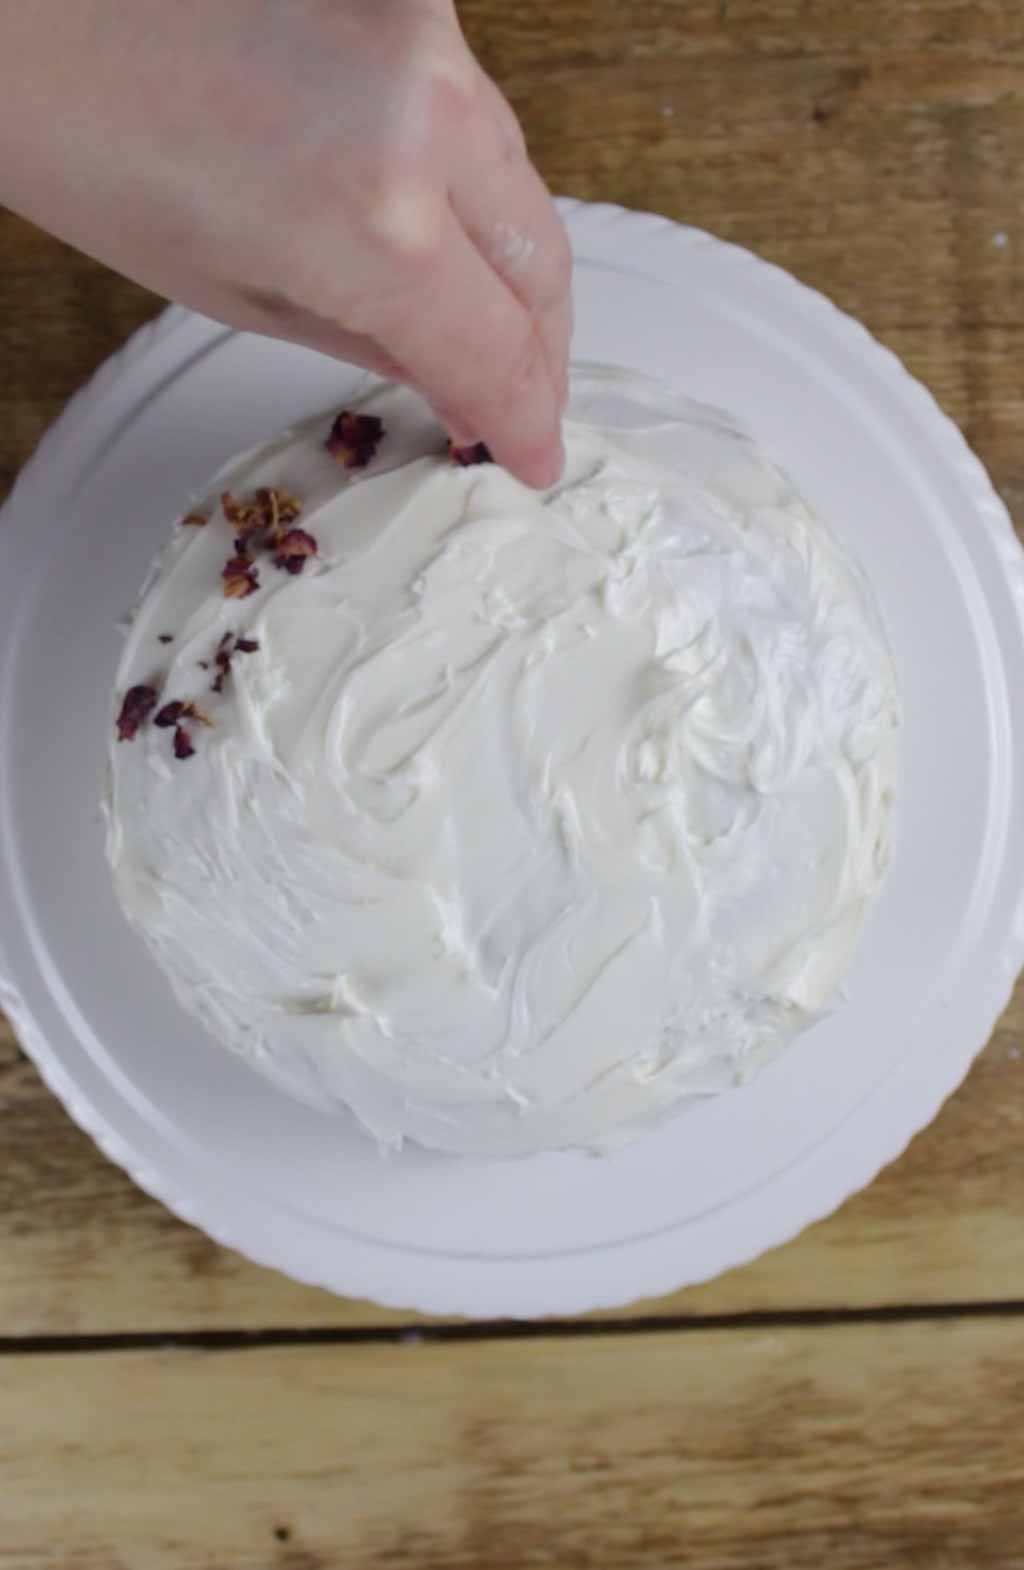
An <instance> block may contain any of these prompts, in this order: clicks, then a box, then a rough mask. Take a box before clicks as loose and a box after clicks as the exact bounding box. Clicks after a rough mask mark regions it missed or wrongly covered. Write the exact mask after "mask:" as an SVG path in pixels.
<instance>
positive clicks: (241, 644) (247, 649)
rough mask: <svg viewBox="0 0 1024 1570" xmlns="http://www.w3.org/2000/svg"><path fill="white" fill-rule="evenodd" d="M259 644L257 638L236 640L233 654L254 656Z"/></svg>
mask: <svg viewBox="0 0 1024 1570" xmlns="http://www.w3.org/2000/svg"><path fill="white" fill-rule="evenodd" d="M259 646H260V643H259V639H258V638H236V639H235V652H236V653H238V654H255V653H256V650H257V649H258V648H259Z"/></svg>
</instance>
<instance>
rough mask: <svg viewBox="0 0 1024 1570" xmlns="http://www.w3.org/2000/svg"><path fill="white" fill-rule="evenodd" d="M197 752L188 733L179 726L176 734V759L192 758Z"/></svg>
mask: <svg viewBox="0 0 1024 1570" xmlns="http://www.w3.org/2000/svg"><path fill="white" fill-rule="evenodd" d="M195 750H196V749H195V748H194V747H193V745H192V738H191V736H190V735H189V733H188V731H187V730H185V729H184V728H183V727H182V726H181V725H179V726H178V729H177V730H176V731H175V732H174V756H175V757H176V758H191V757H193V756H194V754H195Z"/></svg>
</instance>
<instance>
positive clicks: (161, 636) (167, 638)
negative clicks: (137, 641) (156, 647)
mask: <svg viewBox="0 0 1024 1570" xmlns="http://www.w3.org/2000/svg"><path fill="white" fill-rule="evenodd" d="M157 642H158V643H173V642H174V634H173V632H158V633H157Z"/></svg>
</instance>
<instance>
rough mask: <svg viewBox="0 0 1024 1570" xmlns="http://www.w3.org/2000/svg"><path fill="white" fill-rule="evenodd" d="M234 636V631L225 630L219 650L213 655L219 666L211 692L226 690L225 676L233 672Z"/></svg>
mask: <svg viewBox="0 0 1024 1570" xmlns="http://www.w3.org/2000/svg"><path fill="white" fill-rule="evenodd" d="M234 637H235V635H234V633H233V632H225V633H224V634H223V635H222V637H221V640H220V642H219V643H218V645H217V651H216V653H215V654H214V656H213V663H214V664H215V665H216V667H217V675H216V677H215V679H214V682H213V686H212V687H211V689H210V690H211V692H223V691H224V678H225V676H229V675H230V674H231V656H232V654H233V653H234V650H233V648H232V644H233V642H234Z"/></svg>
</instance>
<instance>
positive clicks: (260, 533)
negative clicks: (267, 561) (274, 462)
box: [220, 486, 302, 556]
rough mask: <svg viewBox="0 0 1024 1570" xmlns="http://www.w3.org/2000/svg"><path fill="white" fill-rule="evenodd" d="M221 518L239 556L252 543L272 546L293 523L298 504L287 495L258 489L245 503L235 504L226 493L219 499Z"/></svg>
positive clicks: (299, 506) (284, 492)
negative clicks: (224, 519)
mask: <svg viewBox="0 0 1024 1570" xmlns="http://www.w3.org/2000/svg"><path fill="white" fill-rule="evenodd" d="M220 501H221V506H222V507H223V509H224V516H225V518H226V519H227V521H228V522H229V523H230V524H231V526H232V528H233V529H234V530H235V550H236V551H237V553H238V554H239V555H240V556H243V555H245V552H246V550H247V549H248V547H249V546H250V544H253V543H262V544H264V545H270V546H274V545H276V543H277V540H278V537H279V536H280V534H281V532H282V531H283V530H284V529H286V528H287V527H288V525H289V524H292V523H294V522H295V520H296V518H297V517H298V516H299V514H300V513H301V512H302V503H301V502H300V501H299V498H298V497H297V496H292V495H290V493H289V492H288V491H280V490H277V489H276V488H274V487H271V486H262V487H261V488H260V489H259V490H258V491H257V492H256V494H255V495H254V496H252V497H250V499H249V500H248V501H244V502H240V501H236V499H235V497H234V496H232V494H231V492H230V491H225V492H224V493H223V495H222V496H221V499H220Z"/></svg>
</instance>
